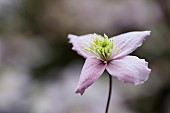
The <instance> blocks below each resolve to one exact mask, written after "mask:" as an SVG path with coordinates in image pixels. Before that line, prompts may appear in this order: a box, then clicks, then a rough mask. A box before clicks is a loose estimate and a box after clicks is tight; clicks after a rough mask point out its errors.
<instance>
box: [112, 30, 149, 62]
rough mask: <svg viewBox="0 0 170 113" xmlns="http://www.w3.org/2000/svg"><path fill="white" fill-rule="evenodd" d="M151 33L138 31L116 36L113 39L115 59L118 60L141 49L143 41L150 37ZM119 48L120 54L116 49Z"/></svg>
mask: <svg viewBox="0 0 170 113" xmlns="http://www.w3.org/2000/svg"><path fill="white" fill-rule="evenodd" d="M150 33H151V31H136V32H129V33H125V34H121V35H118V36H115V37H113V38H111V39H113V40H114V45H115V46H114V48H113V53H115V54H113V57H114V59H118V58H121V57H124V56H126V55H128V54H130V53H132V52H133V51H134V50H135V49H137V48H138V47H140V46H141V45H142V43H143V41H144V40H145V39H146V38H147V37H148V36H149V35H150ZM116 46H118V52H115V51H116V50H115V48H116Z"/></svg>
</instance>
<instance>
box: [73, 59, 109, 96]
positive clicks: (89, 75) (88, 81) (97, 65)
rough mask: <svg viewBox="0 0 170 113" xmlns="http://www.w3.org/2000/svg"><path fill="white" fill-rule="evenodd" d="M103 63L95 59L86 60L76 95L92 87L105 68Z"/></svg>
mask: <svg viewBox="0 0 170 113" xmlns="http://www.w3.org/2000/svg"><path fill="white" fill-rule="evenodd" d="M106 65H107V64H105V63H103V62H102V61H100V60H97V59H95V58H87V59H86V61H85V64H84V66H83V69H82V72H81V75H80V79H79V83H78V86H77V88H76V93H80V94H81V95H82V94H83V93H84V91H85V89H87V88H88V87H89V86H90V85H92V84H93V83H94V82H95V81H96V80H97V79H98V78H99V77H100V76H101V74H102V73H103V71H104V70H105V68H106Z"/></svg>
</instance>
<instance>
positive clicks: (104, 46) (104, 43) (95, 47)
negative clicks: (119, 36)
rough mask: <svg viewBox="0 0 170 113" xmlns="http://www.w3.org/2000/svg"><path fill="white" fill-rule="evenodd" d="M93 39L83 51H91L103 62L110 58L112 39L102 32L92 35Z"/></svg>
mask: <svg viewBox="0 0 170 113" xmlns="http://www.w3.org/2000/svg"><path fill="white" fill-rule="evenodd" d="M92 37H93V39H94V41H93V42H90V46H89V47H88V48H85V52H91V53H93V54H95V55H96V58H97V59H100V60H103V61H104V62H105V63H106V62H107V61H108V60H110V57H111V55H112V51H113V39H110V40H109V39H108V36H107V35H106V34H104V36H101V35H99V36H98V35H92Z"/></svg>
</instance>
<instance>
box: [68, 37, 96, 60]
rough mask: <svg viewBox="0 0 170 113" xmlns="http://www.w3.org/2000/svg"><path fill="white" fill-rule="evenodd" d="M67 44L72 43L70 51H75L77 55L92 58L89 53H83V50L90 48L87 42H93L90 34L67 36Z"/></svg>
mask: <svg viewBox="0 0 170 113" xmlns="http://www.w3.org/2000/svg"><path fill="white" fill-rule="evenodd" d="M68 39H69V42H70V43H72V45H73V47H72V49H73V50H74V51H76V52H77V53H78V54H79V55H81V56H83V57H85V58H88V57H92V56H94V54H92V53H90V52H85V51H84V49H85V48H88V47H89V46H90V43H89V42H93V37H92V36H91V35H90V34H87V35H82V36H76V35H73V34H69V35H68Z"/></svg>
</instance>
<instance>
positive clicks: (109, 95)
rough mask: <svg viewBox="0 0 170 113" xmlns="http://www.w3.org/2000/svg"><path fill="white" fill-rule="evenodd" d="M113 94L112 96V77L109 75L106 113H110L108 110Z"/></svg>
mask: <svg viewBox="0 0 170 113" xmlns="http://www.w3.org/2000/svg"><path fill="white" fill-rule="evenodd" d="M111 94H112V76H111V75H110V74H109V94H108V98H107V104H106V110H105V113H108V110H109V105H110V99H111Z"/></svg>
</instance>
